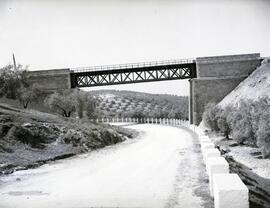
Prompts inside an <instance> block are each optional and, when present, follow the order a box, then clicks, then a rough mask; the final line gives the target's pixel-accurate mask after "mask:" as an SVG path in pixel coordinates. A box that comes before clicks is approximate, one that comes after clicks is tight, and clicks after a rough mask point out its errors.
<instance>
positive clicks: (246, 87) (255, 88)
mask: <svg viewBox="0 0 270 208" xmlns="http://www.w3.org/2000/svg"><path fill="white" fill-rule="evenodd" d="M264 96H266V97H269V98H270V60H269V59H268V60H264V61H263V62H262V65H261V66H260V67H258V69H256V70H255V71H254V72H253V73H252V74H251V75H250V76H249V77H248V78H246V79H245V80H244V81H243V82H241V83H240V84H239V85H238V87H237V88H235V90H234V91H232V92H231V93H230V94H229V95H227V96H226V97H225V98H224V99H223V100H222V101H221V102H220V105H221V106H222V107H225V106H227V105H237V103H239V101H240V100H241V99H243V100H247V99H251V100H257V99H258V98H260V97H264Z"/></svg>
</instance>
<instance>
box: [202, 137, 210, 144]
mask: <svg viewBox="0 0 270 208" xmlns="http://www.w3.org/2000/svg"><path fill="white" fill-rule="evenodd" d="M205 142H211V140H210V139H209V138H203V139H201V140H200V143H205Z"/></svg>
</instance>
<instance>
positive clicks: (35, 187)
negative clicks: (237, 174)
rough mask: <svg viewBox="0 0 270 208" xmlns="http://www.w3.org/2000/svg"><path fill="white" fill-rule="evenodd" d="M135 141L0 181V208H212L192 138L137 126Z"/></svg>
mask: <svg viewBox="0 0 270 208" xmlns="http://www.w3.org/2000/svg"><path fill="white" fill-rule="evenodd" d="M129 128H132V129H135V130H138V131H140V132H141V134H140V136H139V137H138V138H135V139H130V140H127V141H125V142H123V143H121V144H117V145H114V146H110V147H106V148H104V149H101V150H97V151H93V152H91V153H87V154H83V155H79V156H76V157H73V158H69V159H64V160H60V161H57V162H54V163H51V164H46V165H44V166H41V167H39V168H37V169H32V170H25V171H18V172H16V173H14V174H11V175H9V176H6V177H2V178H1V180H2V182H1V185H0V207H1V208H11V207H12V208H16V207H23V208H25V207H29V208H30V207H31V208H43V207H46V208H47V207H50V208H54V207H55V208H58V207H59V208H62V207H65V208H66V207H78V208H79V207H80V208H81V207H147V208H151V207H153V208H158V207H165V208H169V207H183V208H184V207H192V208H196V207H198V208H199V207H212V201H211V199H210V197H209V191H208V184H207V177H206V174H205V173H204V172H205V170H204V166H203V165H202V158H201V157H202V156H201V153H200V152H199V151H198V149H199V147H198V146H196V138H195V136H194V135H193V134H192V133H191V132H189V131H187V130H183V129H181V128H176V127H170V126H158V125H150V124H141V125H134V126H130V127H129Z"/></svg>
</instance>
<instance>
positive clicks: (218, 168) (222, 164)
mask: <svg viewBox="0 0 270 208" xmlns="http://www.w3.org/2000/svg"><path fill="white" fill-rule="evenodd" d="M206 164H207V166H206V171H207V173H208V176H209V186H210V194H211V196H213V195H214V192H213V177H214V175H216V174H220V173H229V164H228V163H227V161H226V160H225V158H224V157H209V158H208V159H207V161H206Z"/></svg>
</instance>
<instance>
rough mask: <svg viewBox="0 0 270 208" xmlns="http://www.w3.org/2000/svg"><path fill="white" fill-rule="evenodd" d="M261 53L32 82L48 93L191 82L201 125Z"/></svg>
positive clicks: (57, 73) (39, 74)
mask: <svg viewBox="0 0 270 208" xmlns="http://www.w3.org/2000/svg"><path fill="white" fill-rule="evenodd" d="M261 60H262V58H261V57H260V54H259V53H254V54H242V55H229V56H214V57H199V58H196V59H187V60H171V61H161V62H144V63H133V64H119V65H105V66H94V67H82V68H66V69H54V70H42V71H41V70H39V71H30V72H29V80H30V82H31V83H38V84H40V85H41V86H42V87H43V88H44V89H46V90H63V89H69V88H76V87H79V88H80V87H92V86H104V85H117V84H129V83H140V82H153V81H165V80H177V79H188V80H189V82H190V98H189V100H190V107H189V108H190V109H189V112H190V123H191V124H193V123H194V124H198V123H200V121H201V119H202V113H203V111H204V107H205V105H206V104H207V103H209V102H219V101H221V100H222V99H223V98H224V97H225V96H226V95H227V94H229V93H230V92H231V91H232V90H233V89H234V88H235V87H236V86H237V85H238V84H239V83H240V82H241V81H243V80H244V79H245V78H246V77H247V76H248V75H249V74H250V73H252V72H253V71H254V70H255V69H256V68H257V67H258V66H259V65H260V62H261Z"/></svg>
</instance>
